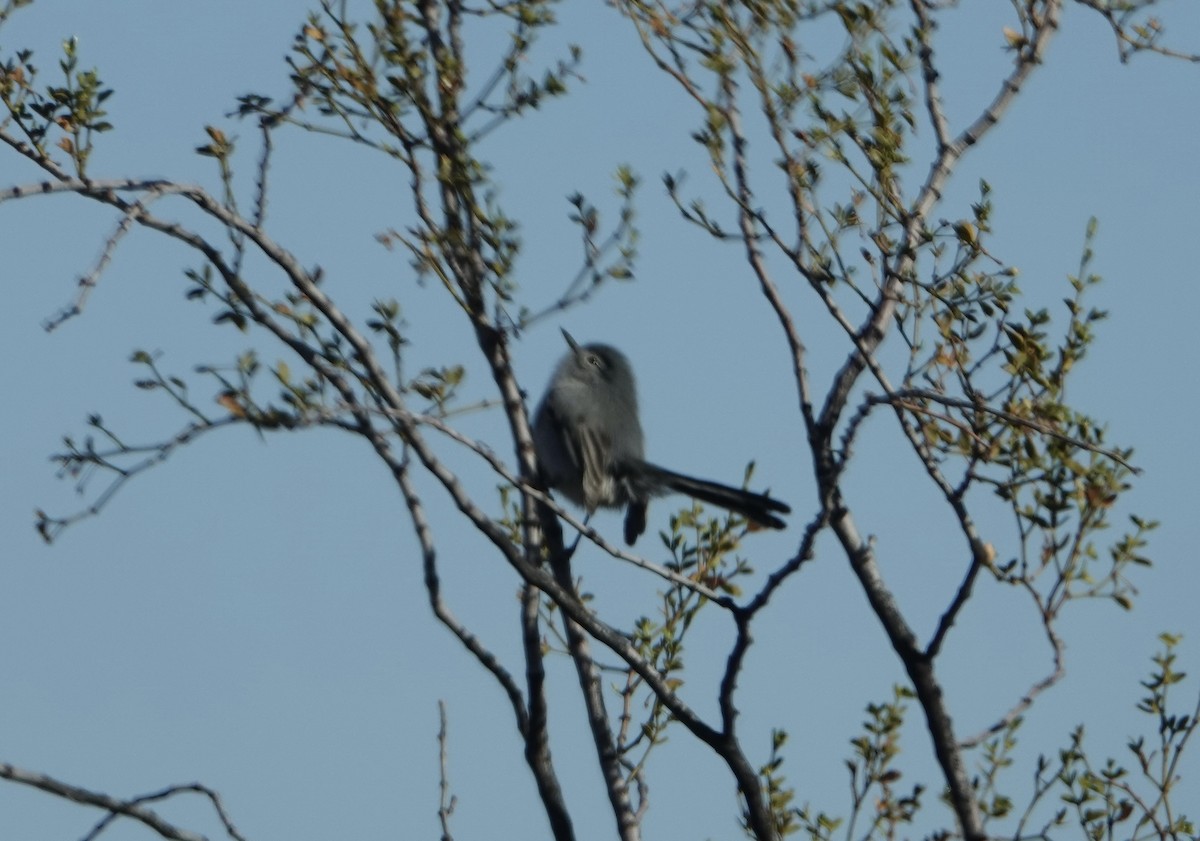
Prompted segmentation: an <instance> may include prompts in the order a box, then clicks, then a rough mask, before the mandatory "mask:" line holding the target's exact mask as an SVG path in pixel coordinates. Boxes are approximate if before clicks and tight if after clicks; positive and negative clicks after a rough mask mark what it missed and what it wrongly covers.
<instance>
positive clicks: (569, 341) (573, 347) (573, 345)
mask: <svg viewBox="0 0 1200 841" xmlns="http://www.w3.org/2000/svg"><path fill="white" fill-rule="evenodd" d="M558 329H559V330H562V334H563V338H564V339H566V340H567V344H568V345H569V346H570V348H571V350H572V351H574V352H575V353H579V342H577V341H575V340H574V339H573V338H571V334H570V333H568V332H567V331H566V330H563V328H561V327H560V328H558Z"/></svg>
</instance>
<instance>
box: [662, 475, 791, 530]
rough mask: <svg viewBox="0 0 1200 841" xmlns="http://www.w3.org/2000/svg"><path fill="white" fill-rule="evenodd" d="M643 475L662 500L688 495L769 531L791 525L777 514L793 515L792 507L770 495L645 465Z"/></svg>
mask: <svg viewBox="0 0 1200 841" xmlns="http://www.w3.org/2000/svg"><path fill="white" fill-rule="evenodd" d="M639 473H640V474H641V478H642V479H643V480H644V481H645V483H646V488H647V490H648V493H649V495H651V496H658V495H661V494H664V493H668V492H669V491H675V492H676V493H681V494H686V495H688V496H691V497H695V498H696V499H698V500H700V501H701V502H707V503H709V504H711V505H717V506H719V507H721V508H725V509H727V510H729V511H733V512H734V513H737V514H741V515H742V516H743V517H745V518H746V519H747V520H750V521H751V522H754V523H757V524H758V525H760V526H766V527H767V528H772V529H782V528H785V527H786V526H787V524H786V523H785V522H784V521H783V520H781V519H780V518H779V517H776V516H775V514H776V513H779V514H790V513H791V511H792V509H791V506H789V505H788V504H787V503H784V502H780V501H779V500H777V499H775V498H773V497H770V496H767V495H766V494H760V493H754V492H753V491H747V490H743V489H741V488H734V487H731V486H729V485H722V484H721V483H720V482H711V481H709V480H708V479H697V478H695V477H693V476H684V475H683V474H682V473H676V472H675V471H673V470H667V469H666V468H665V467H659V466H658V465H657V464H650V463H649V462H642V464H641V470H640V471H639ZM773 512H774V513H773Z"/></svg>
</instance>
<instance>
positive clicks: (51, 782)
mask: <svg viewBox="0 0 1200 841" xmlns="http://www.w3.org/2000/svg"><path fill="white" fill-rule="evenodd" d="M0 778H3V779H6V780H11V781H12V782H15V783H21V784H22V785H27V786H30V787H32V788H36V789H40V790H41V791H44V792H46V793H48V794H52V795H54V796H56V797H61V798H63V799H64V800H70V801H72V802H74V803H81V804H83V805H85V806H95V807H96V808H98V809H104V810H106V811H108V812H110V813H111V814H112V815H119V816H121V817H126V818H129V819H131V820H134V821H137V822H138V823H140V824H142V825H143V826H145V827H146V828H147V829H149V830H151V831H152V832H155V833H157V834H158V836H159V837H161V838H167V839H171V841H207V839H206V838H205V836H203V835H201V834H200V833H198V832H192V831H190V830H187V829H183V828H182V827H178V826H176V825H175V824H173V823H171V822H169V821H167V820H165V819H164V818H162V817H161V816H160V815H159V814H158V813H157V812H155V811H154V810H152V809H148V808H146V807H145V806H144V805H143V804H144V803H146V802H149V801H154V800H165V799H167V798H169V797H172V796H174V795H176V794H184V793H189V792H191V793H195V794H200V795H203V796H204V797H205V798H207V799H208V801H209V802H210V803H211V804H212V806H213V808H214V809H215V810H216V812H217V816H218V817H219V818H220V820H221V824H222V825H223V826H224V828H225V832H226V833H227V834H228V835H229V837H230V838H232V839H234V841H245V839H244V838H243V836H242V835H241V834H240V833H239V832H238V831H237V828H236V827H235V826H234V825H233V822H232V821H231V820H230V819H229V816H228V814H226V812H225V808H224V806H222V804H221V799H220V797H218V796H217V793H216V792H215V791H213V790H212V789H210V788H208V787H207V786H202V785H200V784H199V783H192V784H190V785H181V786H171V787H169V788H166V789H163V790H162V791H159V792H156V793H154V794H147V795H143V796H141V797H134V798H130V799H128V800H118V799H117V798H115V797H112V796H110V795H107V794H104V793H102V792H98V791H91V790H90V789H86V788H82V787H80V786H76V785H72V784H70V783H66V782H63V781H62V780H58V779H55V778H54V777H51V776H49V775H47V774H40V773H36V772H33V771H26V770H25V769H23V768H18V767H16V766H15V765H10V764H9V763H7V762H0ZM109 821H110V818H106V819H104V820H103V821H101V822H100V824H98V825H97V827H96V828H95V829H93V831H92V832H91V833H90V837H93V838H94V837H95V836H96V835H97V834H98V831H100V830H103V828H104V827H106V826H107V824H108V822H109Z"/></svg>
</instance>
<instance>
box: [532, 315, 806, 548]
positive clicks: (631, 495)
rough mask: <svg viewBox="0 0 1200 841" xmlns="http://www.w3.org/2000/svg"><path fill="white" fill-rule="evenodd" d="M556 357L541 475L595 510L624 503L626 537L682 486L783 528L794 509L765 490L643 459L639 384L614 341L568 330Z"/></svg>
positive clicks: (541, 443)
mask: <svg viewBox="0 0 1200 841" xmlns="http://www.w3.org/2000/svg"><path fill="white" fill-rule="evenodd" d="M562 334H563V337H564V338H565V339H566V341H567V346H568V350H567V353H566V354H565V355H564V356H563V357H562V359H561V360H560V361H559V362H558V365H557V367H556V368H555V370H554V373H553V375H552V376H551V377H550V382H549V384H548V385H547V387H546V393H545V395H544V396H543V397H542V399H541V402H540V403H539V405H538V408H537V411H536V412H535V414H534V422H533V443H534V452H535V454H536V455H537V460H538V464H539V469H540V474H541V478H542V481H543V482H544V483H545V484H546V485H547V487H549V488H551V489H552V490H555V491H558V492H559V493H561V494H562V495H563V496H565V497H566V498H567V499H569V500H570V501H571V502H573V503H575V504H576V505H579V506H581V507H582V508H584V509H585V510H586V511H587V513H588V515H589V516H590V515H591V514H592V513H593V512H594V511H595V510H596V509H598V508H614V509H620V508H625V534H624V537H625V543H626V544H627V545H629V546H632V545H633V544H634V542H635V541H636V540H637V539H638V537H639V536H640V535H641V534H642V533H643V532H645V530H646V512H647V508H648V506H649V503H650V499H651V498H652V497H656V496H664V495H666V494H669V493H673V492H674V493H681V494H686V495H688V496H691V497H694V498H696V499H699V500H701V501H703V502H707V503H711V504H713V505H717V506H720V507H721V508H725V509H728V510H729V511H733V512H735V513H737V514H740V515H742V516H743V517H745V518H746V519H747V520H749V521H750V522H752V523H755V524H757V525H759V526H763V527H766V528H772V529H782V528H786V526H787V524H786V523H785V522H784V521H783V520H782V519H780V517H778V516H776V515H777V514H788V513H791V510H792V509H791V508H790V507H789V506H788V505H787V504H786V503H784V502H780V501H779V500H777V499H775V498H773V497H771V496H768V495H767V494H761V493H754V492H752V491H747V490H743V489H741V488H735V487H732V486H730V485H724V484H721V483H720V482H713V481H710V480H707V479H697V478H695V477H692V476H687V475H684V474H682V473H676V472H675V471H673V470H668V469H667V468H665V467H660V466H659V465H657V464H653V463H651V462H648V461H646V459H645V454H644V451H645V436H644V435H643V433H642V425H641V421H640V420H639V417H638V400H637V384H636V381H635V379H634V375H633V366H632V365H631V364H630V362H629V359H628V357H626V356H625V354H623V353H622V352H621V351H619V350H617V349H616V348H615V347H613V346H612V345H607V344H602V343H595V344H586V345H581V344H579V343H578V342H576V341H575V339H574V338H572V337H571V334H570V333H568V332H567V331H566V330H563V331H562Z"/></svg>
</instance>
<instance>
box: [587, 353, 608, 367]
mask: <svg viewBox="0 0 1200 841" xmlns="http://www.w3.org/2000/svg"><path fill="white" fill-rule="evenodd" d="M587 361H588V364H589V365H594V366H596V367H597V368H602V367H604V365H603V363H602V362H601V361H600V357H599V356H597V355H596V354H594V353H589V354H588V358H587Z"/></svg>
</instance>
